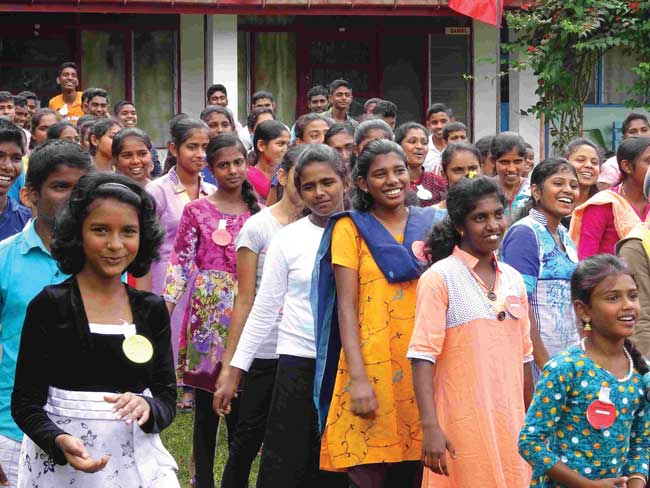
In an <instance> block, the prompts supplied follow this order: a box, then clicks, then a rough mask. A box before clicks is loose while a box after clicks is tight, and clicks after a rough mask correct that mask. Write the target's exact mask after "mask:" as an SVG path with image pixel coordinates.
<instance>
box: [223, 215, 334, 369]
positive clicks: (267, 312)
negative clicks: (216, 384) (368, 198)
mask: <svg viewBox="0 0 650 488" xmlns="http://www.w3.org/2000/svg"><path fill="white" fill-rule="evenodd" d="M324 230H325V229H324V228H322V227H318V226H317V225H314V224H312V223H311V221H310V220H309V217H303V218H302V219H300V220H298V221H297V222H294V223H293V224H289V225H287V226H286V227H283V228H282V229H280V230H279V231H278V232H277V233H276V235H275V237H274V238H273V240H272V241H271V245H270V246H269V249H268V251H267V254H266V260H265V263H264V271H263V273H262V282H261V283H260V288H259V291H258V293H257V296H256V297H255V303H254V304H253V308H252V310H251V312H250V314H249V315H248V320H247V321H246V325H245V326H244V331H243V332H242V336H241V338H240V339H239V344H238V345H237V350H236V351H235V355H234V356H233V358H232V361H231V362H230V365H231V366H234V367H236V368H239V369H243V370H244V371H248V369H249V368H250V365H251V363H252V362H253V359H254V358H255V355H256V354H257V351H258V349H259V347H260V344H262V343H263V341H264V340H265V339H266V337H267V336H268V334H269V332H270V331H271V329H273V328H275V327H276V324H275V320H270V319H269V317H275V316H276V315H277V312H278V310H279V309H280V307H283V312H282V320H281V321H280V324H279V326H278V345H277V353H278V354H287V355H291V356H298V357H301V358H310V359H314V358H315V357H316V345H315V338H314V316H313V314H312V310H311V303H310V295H311V275H312V272H313V270H314V264H315V261H316V253H317V252H318V246H319V245H320V241H321V237H322V236H323V231H324Z"/></svg>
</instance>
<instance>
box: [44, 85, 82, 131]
mask: <svg viewBox="0 0 650 488" xmlns="http://www.w3.org/2000/svg"><path fill="white" fill-rule="evenodd" d="M48 105H49V107H50V108H51V109H52V110H54V111H55V112H57V113H58V114H59V115H60V116H61V120H65V121H68V122H72V123H73V124H76V123H77V120H78V119H79V117H81V116H82V115H84V111H83V110H82V109H81V92H80V91H78V92H77V98H76V99H75V101H74V103H72V104H71V105H66V103H65V102H64V101H63V95H57V96H55V97H54V98H51V99H50V103H49V104H48Z"/></svg>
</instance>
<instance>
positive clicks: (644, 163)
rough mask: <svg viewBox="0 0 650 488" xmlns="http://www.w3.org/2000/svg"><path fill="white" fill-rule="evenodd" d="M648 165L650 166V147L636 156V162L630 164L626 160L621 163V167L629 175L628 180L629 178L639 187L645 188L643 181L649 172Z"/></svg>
mask: <svg viewBox="0 0 650 488" xmlns="http://www.w3.org/2000/svg"><path fill="white" fill-rule="evenodd" d="M648 167H650V147H647V148H645V150H644V151H643V152H642V153H641V154H639V155H638V156H637V157H636V159H635V160H634V164H630V163H629V162H628V161H625V160H624V161H623V162H622V163H621V168H622V169H623V171H625V173H626V175H627V176H626V180H629V181H630V182H631V183H632V184H634V185H635V186H637V187H639V188H643V181H644V180H645V175H646V173H647V172H648Z"/></svg>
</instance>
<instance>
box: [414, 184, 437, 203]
mask: <svg viewBox="0 0 650 488" xmlns="http://www.w3.org/2000/svg"><path fill="white" fill-rule="evenodd" d="M416 188H417V189H418V191H417V193H416V195H417V196H418V198H419V199H420V200H431V199H433V193H431V192H430V191H429V190H427V189H426V188H425V187H423V186H422V185H418V186H417V187H416Z"/></svg>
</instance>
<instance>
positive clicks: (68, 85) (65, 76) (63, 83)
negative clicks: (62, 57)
mask: <svg viewBox="0 0 650 488" xmlns="http://www.w3.org/2000/svg"><path fill="white" fill-rule="evenodd" d="M56 82H57V83H58V84H59V86H60V87H61V90H64V91H66V90H76V89H77V87H78V86H79V78H78V77H77V70H76V69H74V68H65V69H64V70H62V71H61V74H60V75H59V76H57V78H56Z"/></svg>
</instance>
